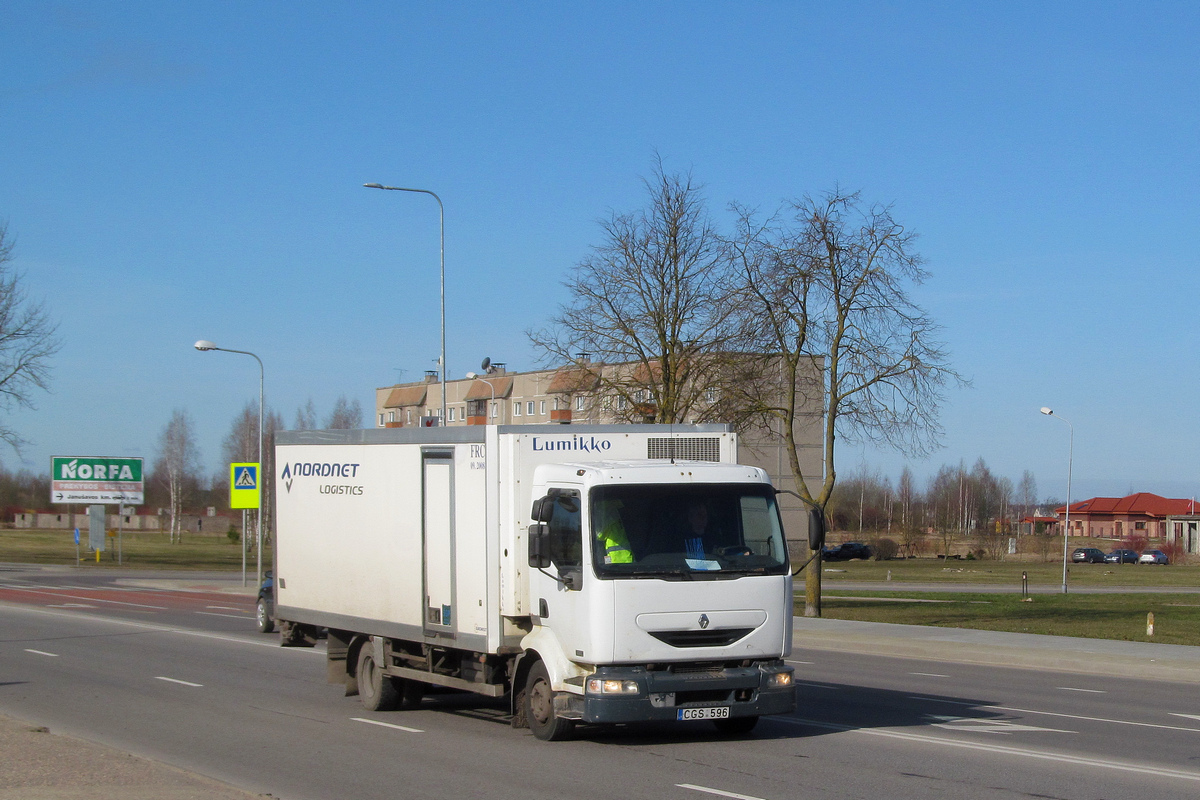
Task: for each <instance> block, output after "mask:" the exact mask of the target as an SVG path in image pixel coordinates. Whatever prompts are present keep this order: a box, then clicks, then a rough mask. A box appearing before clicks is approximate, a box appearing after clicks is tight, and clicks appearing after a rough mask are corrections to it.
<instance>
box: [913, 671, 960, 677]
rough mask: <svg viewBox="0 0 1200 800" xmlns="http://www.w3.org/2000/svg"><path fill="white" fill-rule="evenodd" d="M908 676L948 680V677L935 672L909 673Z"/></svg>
mask: <svg viewBox="0 0 1200 800" xmlns="http://www.w3.org/2000/svg"><path fill="white" fill-rule="evenodd" d="M908 674H909V675H920V676H921V677H922V678H949V677H950V676H949V675H940V674H938V673H936V672H910V673H908Z"/></svg>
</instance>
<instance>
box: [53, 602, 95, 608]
mask: <svg viewBox="0 0 1200 800" xmlns="http://www.w3.org/2000/svg"><path fill="white" fill-rule="evenodd" d="M99 607H100V606H89V605H88V604H87V603H53V604H51V605H48V606H46V608H99Z"/></svg>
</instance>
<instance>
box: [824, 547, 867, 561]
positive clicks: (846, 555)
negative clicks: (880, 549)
mask: <svg viewBox="0 0 1200 800" xmlns="http://www.w3.org/2000/svg"><path fill="white" fill-rule="evenodd" d="M872 555H874V551H872V550H871V548H870V546H869V545H865V544H863V543H862V542H842V543H841V544H839V545H838V546H837V547H826V548H825V549H824V550H823V551H822V552H821V558H822V559H824V560H825V561H849V560H850V559H852V558H862V559H868V558H870V557H871V556H872Z"/></svg>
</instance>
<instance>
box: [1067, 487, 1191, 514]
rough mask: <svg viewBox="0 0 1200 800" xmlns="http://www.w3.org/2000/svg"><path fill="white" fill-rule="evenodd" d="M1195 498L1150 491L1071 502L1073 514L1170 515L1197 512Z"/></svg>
mask: <svg viewBox="0 0 1200 800" xmlns="http://www.w3.org/2000/svg"><path fill="white" fill-rule="evenodd" d="M1196 507H1197V505H1196V501H1195V500H1188V499H1183V500H1178V499H1174V498H1170V497H1160V496H1159V495H1156V494H1151V493H1150V492H1138V493H1137V494H1131V495H1129V496H1128V497H1093V498H1091V499H1089V500H1080V501H1079V502H1078V503H1072V504H1071V513H1072V514H1116V515H1131V516H1144V517H1156V518H1162V517H1168V516H1172V515H1175V514H1191V513H1194V512H1195V509H1196ZM1065 510H1066V507H1065V506H1059V507H1058V508H1056V509H1055V511H1056V512H1058V513H1060V514H1061V513H1062V512H1063V511H1065Z"/></svg>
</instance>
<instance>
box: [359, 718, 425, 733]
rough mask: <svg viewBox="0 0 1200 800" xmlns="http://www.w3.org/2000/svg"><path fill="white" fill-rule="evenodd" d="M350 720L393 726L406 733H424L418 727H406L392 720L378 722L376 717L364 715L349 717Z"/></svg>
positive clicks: (385, 726) (384, 726)
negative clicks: (370, 717)
mask: <svg viewBox="0 0 1200 800" xmlns="http://www.w3.org/2000/svg"><path fill="white" fill-rule="evenodd" d="M350 720H351V722H365V723H367V724H368V725H378V726H379V727H381V728H395V729H396V730H398V731H406V732H408V733H424V732H425V731H423V730H421V729H420V728H406V727H404V726H403V725H396V724H395V723H392V722H380V721H379V720H377V719H367V718H366V717H351V718H350Z"/></svg>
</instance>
